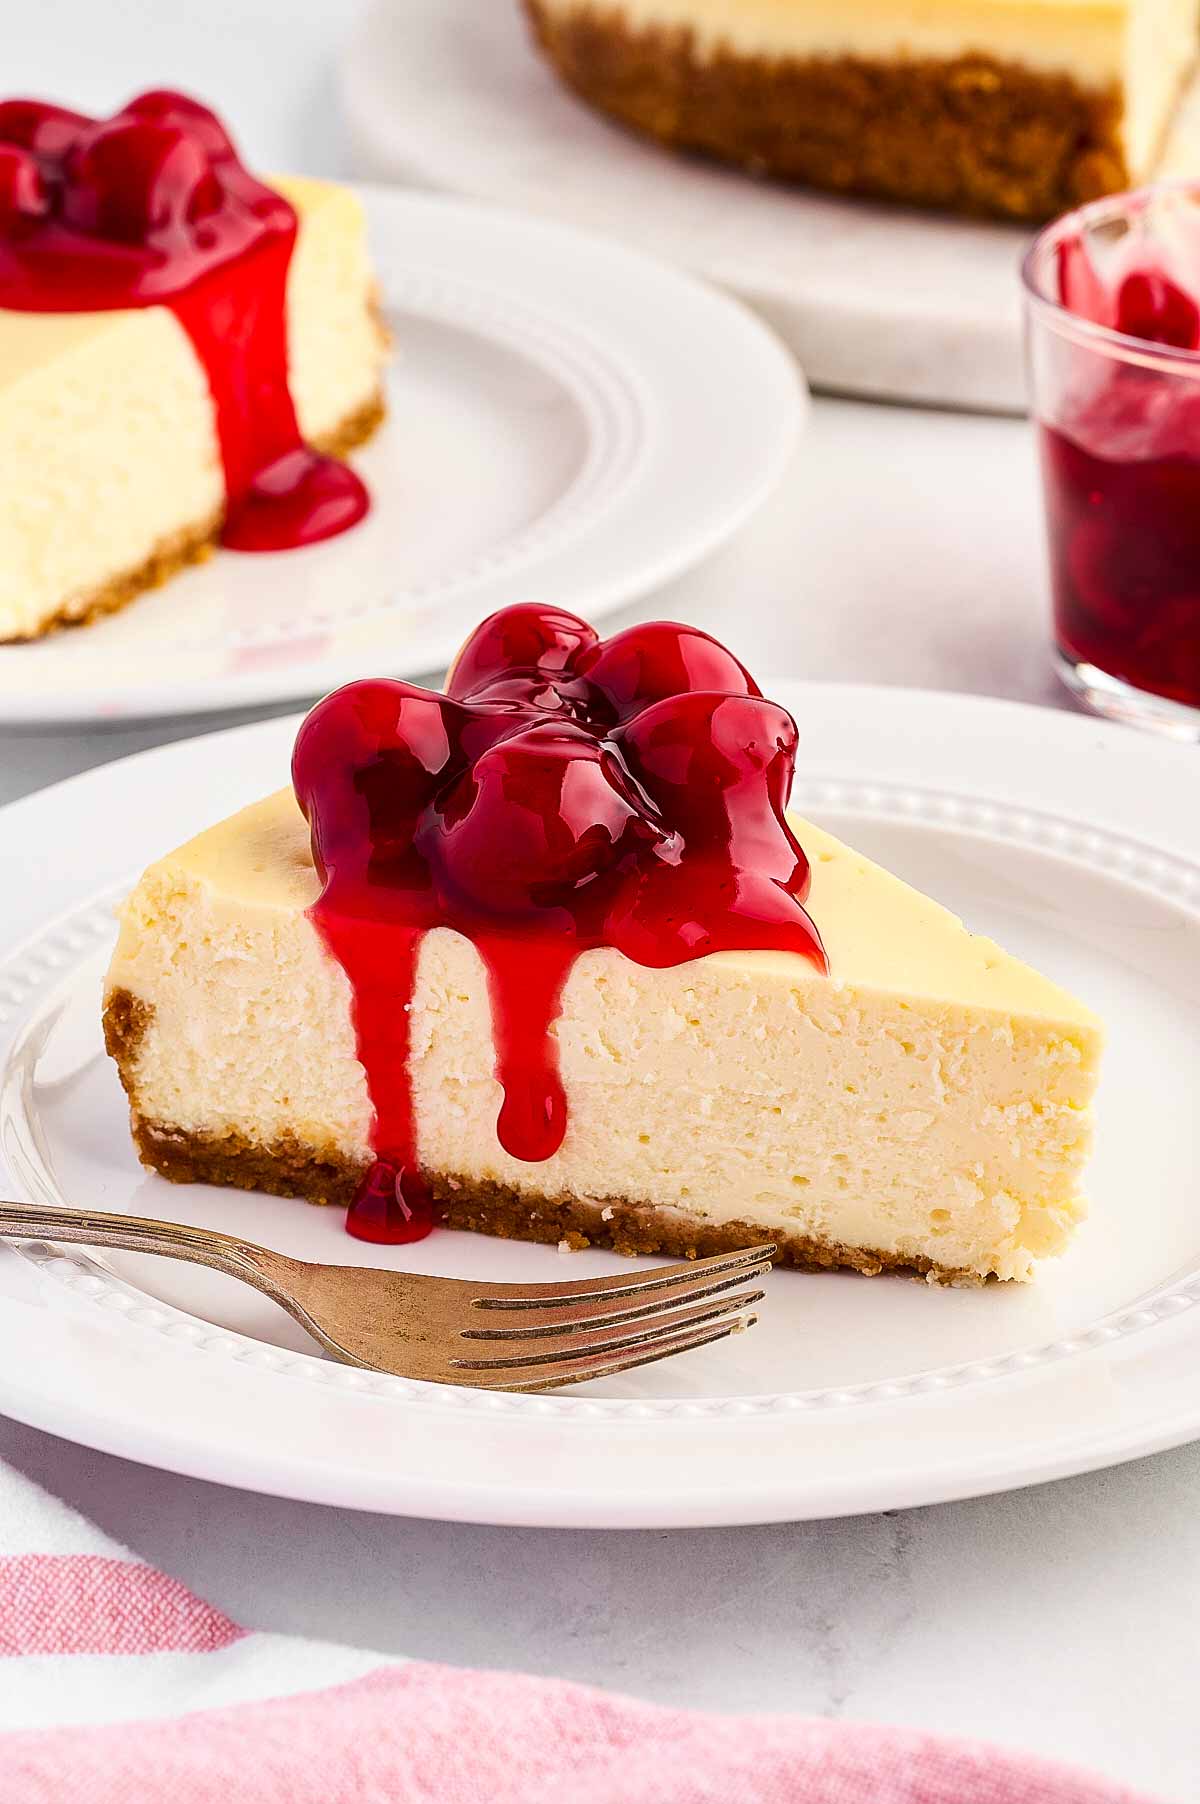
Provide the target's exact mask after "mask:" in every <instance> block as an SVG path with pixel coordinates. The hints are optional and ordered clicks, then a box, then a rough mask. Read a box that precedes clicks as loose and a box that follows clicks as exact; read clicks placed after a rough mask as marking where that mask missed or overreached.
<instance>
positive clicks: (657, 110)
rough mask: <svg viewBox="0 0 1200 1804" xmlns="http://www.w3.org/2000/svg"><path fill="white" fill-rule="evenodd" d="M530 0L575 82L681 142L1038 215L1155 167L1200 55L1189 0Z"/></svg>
mask: <svg viewBox="0 0 1200 1804" xmlns="http://www.w3.org/2000/svg"><path fill="white" fill-rule="evenodd" d="M524 3H525V6H526V10H527V12H528V15H529V18H530V20H531V22H532V25H533V30H534V33H535V36H536V39H537V42H538V43H539V44H540V45H541V47H542V49H543V51H544V52H545V54H546V55H547V57H548V58H549V59H550V61H551V62H552V64H553V65H554V67H555V68H556V69H557V70H558V72H559V74H560V75H561V76H562V77H563V78H564V80H565V81H566V82H568V83H569V85H570V86H571V87H572V88H573V89H574V90H575V91H576V92H577V93H579V94H580V95H582V96H583V98H584V99H585V100H587V101H589V102H591V103H592V104H593V105H594V106H597V107H599V108H600V109H601V110H602V111H604V112H605V113H608V114H610V115H611V116H612V117H613V118H615V119H618V120H620V121H621V122H622V123H624V124H626V125H630V126H633V127H635V128H636V129H637V130H638V131H641V132H644V133H647V134H648V135H649V136H651V137H653V138H656V139H658V140H659V141H660V142H661V143H663V144H667V145H673V146H677V147H679V148H681V149H689V150H697V151H703V152H707V153H709V154H710V155H712V156H716V157H720V158H723V159H725V160H727V161H730V162H733V163H737V164H740V165H742V166H743V167H745V168H747V169H750V170H753V171H755V172H757V173H760V174H766V175H774V176H779V177H782V178H785V179H788V180H792V181H798V182H806V183H811V184H813V185H814V186H816V187H820V188H827V189H832V190H835V191H838V192H842V193H848V194H864V195H874V196H879V197H882V198H884V199H888V200H895V201H907V202H910V203H912V204H915V205H919V206H930V207H944V208H952V209H955V210H958V211H962V212H968V213H984V214H993V215H999V216H1001V217H1006V218H1011V219H1023V220H1041V219H1046V218H1049V217H1051V216H1052V215H1053V214H1055V213H1058V212H1061V211H1063V210H1064V209H1066V208H1068V207H1071V206H1074V205H1076V204H1078V203H1079V202H1080V201H1084V200H1090V199H1093V198H1095V197H1096V196H1098V195H1101V194H1105V193H1109V192H1113V191H1115V190H1118V189H1121V188H1125V187H1128V186H1130V185H1132V184H1134V183H1137V182H1140V181H1143V180H1145V179H1147V178H1148V177H1149V176H1150V175H1151V174H1152V173H1153V171H1154V169H1155V166H1156V163H1157V161H1158V159H1159V157H1160V155H1161V153H1162V152H1163V150H1164V146H1165V144H1166V140H1167V135H1168V128H1169V126H1170V123H1171V120H1172V117H1173V115H1174V113H1175V110H1176V106H1177V102H1178V100H1179V96H1180V92H1181V89H1182V87H1183V84H1184V81H1185V78H1186V77H1187V74H1188V72H1189V70H1190V69H1191V67H1192V65H1193V64H1194V62H1195V59H1196V52H1197V29H1196V10H1195V7H1194V5H1192V4H1190V0H922V4H921V5H919V6H916V7H913V6H903V5H899V4H897V3H896V0H843V3H842V4H839V5H836V6H832V5H829V4H828V3H827V0H524ZM1174 160H1175V161H1178V158H1177V157H1176V158H1175V159H1174ZM1195 172H1196V169H1195V166H1194V165H1193V168H1192V169H1191V170H1190V171H1186V170H1185V171H1183V173H1193V174H1194V173H1195Z"/></svg>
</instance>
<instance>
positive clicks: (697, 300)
mask: <svg viewBox="0 0 1200 1804" xmlns="http://www.w3.org/2000/svg"><path fill="white" fill-rule="evenodd" d="M363 193H364V198H365V200H366V203H367V209H368V214H369V220H370V231H371V242H372V252H373V255H374V259H375V265H376V269H377V271H378V275H379V280H380V286H381V291H382V299H383V306H384V312H385V315H386V317H387V320H388V323H389V325H390V327H391V329H392V331H393V333H394V335H395V340H396V346H397V357H396V359H395V361H394V363H393V365H392V368H391V372H390V375H389V380H388V404H389V419H388V422H387V423H386V424H385V426H384V427H383V429H382V431H381V432H380V433H379V435H378V436H377V438H376V439H374V440H373V441H372V442H371V444H370V445H368V446H367V447H366V448H365V449H364V450H363V452H362V453H361V454H359V455H358V456H356V458H355V460H354V461H355V463H356V465H357V467H358V468H359V469H361V470H362V472H363V474H364V475H365V476H366V478H367V480H368V482H369V484H370V486H371V489H372V492H373V496H374V501H375V506H374V509H373V512H372V513H371V515H370V516H369V518H368V520H367V521H366V522H365V523H364V525H362V526H360V527H358V528H356V529H355V530H354V531H353V532H350V533H347V534H346V535H345V536H344V537H342V538H339V539H335V540H332V541H330V542H329V543H328V544H325V545H320V546H315V547H313V548H311V549H309V550H304V551H293V552H288V553H283V554H276V555H262V556H238V555H237V554H235V553H232V552H225V553H219V554H218V555H217V556H215V557H214V558H212V559H210V560H209V561H208V562H207V563H205V564H202V565H200V566H198V567H196V568H194V569H192V570H189V571H187V572H185V573H184V574H183V575H181V576H180V577H178V578H176V579H175V580H174V581H173V582H171V583H169V584H168V585H167V586H166V587H164V588H163V589H161V590H159V591H157V592H155V593H153V594H149V595H145V596H142V597H140V598H139V599H138V600H137V601H136V602H134V603H133V605H132V606H130V607H129V608H127V609H125V610H124V611H123V612H122V613H120V614H117V615H114V616H113V617H112V618H111V619H108V620H103V621H100V622H99V623H98V624H97V625H95V626H92V627H88V628H86V629H83V630H81V631H77V632H70V633H60V634H56V635H54V636H53V637H51V638H49V639H47V640H44V641H42V642H41V643H38V644H33V645H15V646H3V647H0V726H10V725H13V724H17V723H38V724H44V723H48V722H68V721H71V722H74V721H88V722H95V721H110V720H116V719H121V718H125V717H135V718H137V717H144V716H150V715H164V714H195V713H199V712H202V711H206V710H212V709H222V708H236V707H250V706H256V705H259V704H261V703H266V702H275V701H280V700H286V699H289V698H293V697H294V698H300V697H305V696H310V695H316V694H319V693H320V692H321V691H322V690H325V689H329V688H332V687H333V686H334V685H335V684H336V683H339V682H343V681H346V680H348V679H349V678H351V677H355V676H360V675H364V674H367V673H371V674H382V673H388V674H394V675H402V676H419V675H423V674H428V673H430V672H436V671H440V670H442V669H443V668H444V667H445V665H446V664H447V663H448V662H449V660H450V658H451V657H452V656H453V654H454V652H455V651H456V650H457V648H458V646H459V644H460V643H461V642H462V640H463V638H465V636H466V634H467V632H468V631H469V630H470V628H471V627H472V626H474V624H475V623H476V621H478V620H479V619H480V618H482V617H483V616H484V615H485V614H487V613H489V612H491V610H492V609H494V608H498V607H504V606H506V605H508V604H509V603H510V602H514V601H525V600H529V599H530V598H536V597H539V596H541V597H543V598H551V599H553V600H554V602H555V603H556V604H557V605H559V606H561V607H566V608H570V609H572V610H574V611H575V612H577V613H581V614H584V615H587V616H588V617H589V618H592V619H596V618H599V617H600V616H601V615H603V614H606V613H608V612H610V611H611V610H612V609H613V608H615V607H619V606H622V605H624V604H626V603H628V602H630V601H632V600H634V599H636V597H637V596H638V595H640V594H642V593H644V592H645V591H647V590H649V589H651V588H654V587H656V586H657V585H658V584H660V583H663V582H666V581H667V580H668V579H669V578H671V577H672V576H675V575H677V574H678V573H679V572H680V571H682V570H686V569H687V568H688V567H689V566H690V565H691V564H693V563H695V562H697V561H698V560H699V559H700V558H702V557H703V556H704V555H705V554H706V553H708V552H709V551H710V550H712V549H713V548H714V547H715V546H717V545H719V544H720V543H721V542H722V541H723V540H724V539H726V538H727V537H728V536H729V535H730V534H731V533H732V532H733V531H735V530H736V528H737V527H738V526H739V525H741V523H742V522H743V521H744V520H745V519H746V518H747V517H748V516H749V515H750V514H751V513H752V512H753V510H754V509H755V508H756V507H757V506H758V505H759V503H760V502H761V501H763V500H764V499H765V497H766V496H767V494H768V493H769V492H770V490H771V488H772V486H773V485H774V483H775V481H776V479H777V478H778V477H779V475H780V474H781V473H782V471H783V469H784V467H785V465H786V463H787V460H788V458H789V457H790V455H791V453H792V450H793V447H794V444H795V440H796V435H797V431H798V428H799V426H800V423H801V421H802V419H803V414H804V407H805V395H804V388H803V380H802V378H800V377H799V376H798V374H797V372H796V370H795V368H794V365H793V363H792V360H791V359H790V358H789V357H788V355H787V354H786V352H785V351H784V350H783V349H782V347H781V346H780V345H779V343H778V341H777V340H776V339H775V338H774V337H773V336H772V335H771V334H770V333H769V332H768V331H766V330H765V329H764V327H763V326H762V325H761V324H760V323H759V321H758V320H756V319H755V318H754V317H753V315H752V314H750V313H748V312H747V311H746V310H745V309H744V308H742V307H739V306H738V305H737V304H736V303H735V302H732V301H730V300H728V299H727V298H726V297H725V296H724V295H721V294H717V293H715V292H713V291H712V290H711V289H708V288H706V287H704V286H703V285H702V284H700V283H698V282H695V281H693V280H692V279H691V278H689V277H687V276H683V275H680V274H679V273H678V272H677V271H675V270H673V269H671V268H669V267H668V266H666V265H664V264H659V263H656V262H654V261H652V260H651V259H650V258H649V257H645V256H642V255H640V254H638V253H636V252H631V251H627V250H624V249H622V248H621V247H620V246H618V245H612V244H608V243H606V242H604V241H603V240H602V239H597V238H593V237H590V236H588V235H586V234H584V233H581V232H576V231H573V230H571V229H570V228H568V227H565V226H555V225H549V224H545V223H543V222H541V221H538V220H526V219H519V218H516V217H513V216H510V215H508V214H505V213H501V212H497V211H494V210H492V209H489V208H485V207H479V206H475V205H472V204H470V203H468V202H463V201H457V200H451V199H442V198H431V197H429V196H421V195H412V194H403V193H399V192H395V191H392V190H388V189H386V188H375V189H366V190H364V191H363Z"/></svg>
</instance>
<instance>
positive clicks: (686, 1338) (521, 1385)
mask: <svg viewBox="0 0 1200 1804" xmlns="http://www.w3.org/2000/svg"><path fill="white" fill-rule="evenodd" d="M757 1320H758V1317H757V1316H756V1315H747V1316H732V1317H730V1318H728V1319H727V1320H725V1321H723V1322H713V1323H710V1324H709V1326H708V1327H705V1328H700V1329H695V1330H693V1332H692V1333H690V1334H680V1335H675V1336H672V1337H671V1339H669V1340H652V1341H646V1342H640V1343H639V1344H638V1346H637V1347H635V1348H633V1349H632V1350H631V1351H629V1352H626V1353H593V1354H591V1355H589V1357H588V1358H587V1359H581V1360H573V1361H572V1362H571V1363H570V1364H569V1365H563V1364H558V1365H548V1366H537V1365H526V1366H517V1367H503V1368H499V1369H497V1370H496V1371H495V1372H494V1373H490V1372H489V1373H487V1374H484V1373H476V1374H474V1376H473V1377H472V1378H471V1381H470V1382H471V1383H472V1385H473V1386H474V1387H475V1388H476V1389H479V1390H491V1391H552V1390H557V1389H559V1388H560V1386H562V1385H564V1384H584V1383H586V1382H587V1381H588V1380H589V1379H592V1378H611V1377H612V1376H613V1375H614V1374H615V1373H617V1372H628V1371H631V1370H632V1369H633V1367H634V1366H648V1365H653V1364H654V1363H655V1361H656V1360H659V1359H671V1358H672V1357H673V1356H674V1355H675V1354H676V1353H691V1352H693V1351H694V1350H695V1349H696V1348H697V1347H707V1346H708V1345H709V1344H710V1342H712V1341H717V1340H724V1339H725V1337H726V1336H727V1335H730V1334H740V1333H742V1332H743V1331H744V1330H745V1329H747V1328H752V1327H753V1326H754V1324H755V1322H756V1321H757ZM449 1382H450V1383H454V1382H456V1380H455V1379H454V1378H453V1377H452V1376H451V1377H450V1379H449Z"/></svg>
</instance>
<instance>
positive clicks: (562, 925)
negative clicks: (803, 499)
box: [292, 607, 826, 1240]
mask: <svg viewBox="0 0 1200 1804" xmlns="http://www.w3.org/2000/svg"><path fill="white" fill-rule="evenodd" d="M795 749H796V727H795V723H794V722H793V720H792V718H791V716H790V715H789V714H788V713H787V712H786V710H785V709H783V708H780V707H777V706H776V705H775V704H774V703H773V702H769V701H766V700H764V698H763V697H762V695H761V694H760V692H759V690H758V687H757V685H756V684H755V683H754V681H753V679H752V678H751V677H750V676H749V674H748V673H747V672H746V671H745V670H744V669H743V668H742V666H741V665H740V664H739V663H738V661H737V659H736V658H734V657H733V656H732V654H731V653H730V652H728V651H726V650H725V648H724V647H723V646H721V645H719V644H718V643H717V642H716V640H714V639H711V638H709V636H708V635H707V634H706V633H702V632H699V631H697V630H696V629H694V628H691V627H684V626H675V625H672V624H669V623H667V622H659V623H657V624H654V625H650V626H640V627H632V628H630V629H629V630H628V631H627V632H624V633H620V634H618V635H616V637H614V638H612V639H609V640H601V639H599V638H598V637H597V635H596V633H595V632H593V630H592V629H591V627H589V626H587V625H586V624H585V623H584V622H583V621H582V620H577V619H575V617H574V616H573V615H571V614H566V613H562V612H559V611H558V610H556V609H553V608H538V607H517V608H509V609H506V610H504V611H503V612H501V613H499V614H496V615H493V616H492V618H491V619H490V620H487V621H485V622H484V623H483V625H482V626H481V627H479V628H478V630H477V631H476V632H475V633H474V634H473V636H472V637H471V638H470V639H469V640H468V641H467V644H466V645H465V646H464V648H463V650H462V652H461V653H460V654H459V657H458V660H457V662H456V663H455V665H454V668H453V669H452V671H451V673H450V678H449V682H448V685H447V693H446V694H445V695H440V694H433V693H432V692H430V691H428V690H425V689H418V688H415V687H414V686H413V685H412V684H409V683H402V682H394V681H384V680H380V681H373V682H362V683H352V684H350V685H349V687H347V688H345V689H340V690H338V691H336V693H334V694H333V695H331V696H328V697H327V698H326V699H325V700H324V701H323V702H321V703H319V704H318V706H317V707H316V708H314V710H313V711H312V713H311V714H310V715H309V716H308V718H307V720H306V721H305V723H304V725H303V726H302V728H301V729H300V734H299V737H298V738H297V741H296V749H295V755H294V758H293V764H292V776H293V781H294V785H295V790H296V796H297V799H298V800H299V803H300V806H301V808H302V809H303V810H304V813H305V816H306V818H307V820H308V822H309V825H310V828H311V831H312V848H313V859H314V862H315V864H316V868H317V873H318V876H319V877H320V879H321V881H322V884H323V889H322V893H321V896H320V899H319V900H318V901H317V903H316V904H315V905H314V907H313V910H312V919H313V921H314V922H315V925H316V927H317V929H318V931H319V932H320V934H321V935H322V937H323V939H324V941H325V944H326V945H327V946H328V948H329V949H330V951H331V952H332V953H333V955H334V957H335V958H337V959H338V961H339V963H340V964H341V966H342V968H343V970H344V971H345V973H346V975H347V977H348V979H349V982H350V986H351V991H352V994H353V999H354V1021H355V1030H356V1033H357V1039H358V1052H359V1057H360V1059H361V1061H362V1064H363V1067H364V1069H365V1071H366V1076H367V1087H368V1091H369V1094H370V1099H371V1103H372V1106H373V1108H374V1113H375V1122H374V1132H373V1145H374V1151H375V1154H376V1158H377V1163H376V1165H375V1166H374V1167H373V1169H372V1170H371V1172H370V1173H369V1174H368V1176H367V1178H366V1180H365V1181H364V1184H363V1186H362V1188H361V1189H360V1191H359V1194H358V1197H357V1198H356V1200H355V1202H354V1204H353V1205H352V1207H351V1212H350V1217H349V1221H348V1226H349V1228H350V1231H351V1232H352V1233H357V1234H360V1235H361V1236H362V1237H363V1238H365V1239H371V1240H384V1239H399V1240H408V1239H413V1238H416V1237H417V1234H418V1233H419V1232H420V1231H422V1230H424V1231H427V1230H428V1227H429V1226H431V1225H432V1222H433V1219H434V1214H435V1211H434V1208H433V1206H432V1203H431V1200H430V1197H429V1193H428V1189H427V1187H426V1185H425V1184H424V1182H423V1180H422V1177H421V1171H420V1149H419V1146H418V1143H417V1129H416V1122H415V1120H414V1113H413V1106H412V1093H411V1087H410V1083H409V1052H410V1046H409V1021H410V1012H409V1010H410V1004H411V1002H412V999H413V996H414V993H415V986H416V979H417V966H418V960H419V957H420V946H421V938H422V935H423V934H424V933H425V932H426V930H427V929H429V928H431V927H437V926H442V927H450V928H454V929H456V930H457V931H458V932H459V933H461V934H464V935H465V936H466V937H467V938H468V939H470V940H471V941H472V942H473V943H474V945H475V947H476V949H477V951H478V953H479V955H480V958H481V959H482V961H483V966H484V969H485V971H486V974H487V983H488V992H489V998H490V1002H491V1016H492V1035H493V1043H494V1051H495V1071H496V1077H497V1079H498V1080H499V1085H500V1093H501V1100H500V1104H499V1112H498V1117H497V1122H496V1132H497V1136H498V1138H499V1141H500V1144H501V1146H502V1147H503V1148H504V1149H505V1151H506V1152H508V1153H509V1154H511V1155H512V1156H513V1157H514V1158H516V1159H521V1160H526V1161H540V1160H545V1159H549V1158H551V1157H552V1156H553V1155H554V1153H555V1152H557V1150H558V1148H559V1147H560V1146H561V1144H562V1142H563V1138H564V1136H565V1135H566V1133H567V1132H568V1131H569V1110H568V1103H567V1098H566V1095H565V1094H564V1090H563V1085H562V1082H561V1078H560V1075H559V1065H558V1054H557V1046H556V1041H555V1039H554V1036H553V1033H552V1031H551V1030H552V1028H553V1025H554V1022H555V1021H556V1019H557V1017H558V1014H559V1009H560V1003H561V998H562V994H563V989H564V986H565V984H566V982H567V979H568V977H569V976H570V972H571V968H572V966H573V964H574V962H575V960H576V959H577V958H578V957H579V955H580V953H582V952H586V951H588V950H590V949H593V948H596V947H601V946H607V947H613V948H615V949H616V950H618V951H620V952H622V953H624V955H625V956H626V957H627V958H629V959H631V960H633V961H634V962H635V963H637V964H641V965H647V966H651V967H656V968H662V967H666V966H670V965H678V964H683V963H685V962H686V961H688V960H690V959H696V958H702V957H703V956H704V955H705V954H706V953H710V952H720V951H734V950H777V951H784V952H795V953H798V954H800V955H801V956H802V957H804V958H806V959H808V960H810V961H811V962H812V963H813V964H815V965H816V966H817V968H818V969H820V970H822V971H823V970H825V968H826V965H825V954H824V951H823V949H822V946H821V941H820V938H819V936H818V934H817V931H816V928H815V927H814V926H813V923H812V921H811V920H810V919H809V917H808V915H807V914H806V913H805V910H804V906H803V904H804V898H805V896H806V895H807V892H808V884H809V869H808V863H807V860H806V859H805V857H804V853H803V852H802V851H801V849H800V847H799V845H798V844H797V843H796V841H795V839H794V838H793V836H792V834H791V831H790V829H789V828H788V826H787V823H786V821H785V819H784V807H785V805H786V802H787V798H788V793H789V791H790V789H791V783H792V775H793V769H794V760H795Z"/></svg>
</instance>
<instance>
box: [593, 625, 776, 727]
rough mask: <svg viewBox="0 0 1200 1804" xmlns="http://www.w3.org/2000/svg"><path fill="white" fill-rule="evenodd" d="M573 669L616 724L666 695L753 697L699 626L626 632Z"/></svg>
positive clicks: (748, 680)
mask: <svg viewBox="0 0 1200 1804" xmlns="http://www.w3.org/2000/svg"><path fill="white" fill-rule="evenodd" d="M574 668H575V670H576V673H577V674H578V675H579V676H581V677H584V678H585V679H586V680H587V681H588V682H589V683H590V684H591V685H592V686H593V688H595V689H598V690H599V691H600V693H601V695H602V696H604V697H605V698H606V700H607V701H608V703H609V704H610V708H611V713H612V718H613V719H614V720H618V721H622V720H629V719H631V718H632V717H633V715H635V714H637V713H638V712H639V711H640V710H641V709H642V708H647V707H649V706H650V704H651V702H657V701H662V700H663V698H664V697H665V696H668V695H686V694H688V693H689V692H691V691H695V690H713V691H717V692H720V693H721V694H723V695H757V694H758V693H759V690H758V685H757V683H756V682H755V681H754V679H753V677H751V675H750V673H749V671H747V670H746V668H745V666H744V665H742V664H740V663H739V662H738V660H737V659H736V658H735V657H734V655H733V653H732V652H731V651H727V650H726V649H725V647H724V646H723V645H721V644H720V643H719V642H718V641H717V640H716V639H714V638H712V636H711V635H710V634H708V633H702V632H701V631H700V629H699V627H694V626H678V625H676V623H675V622H674V621H673V620H655V621H652V622H651V623H650V624H649V625H646V626H631V627H627V628H626V630H625V631H624V632H623V633H617V634H616V635H615V637H613V638H612V639H605V640H603V641H602V642H599V643H597V644H595V645H593V646H592V647H591V648H590V649H589V650H587V651H585V652H584V653H583V654H582V656H580V657H579V658H578V659H577V660H576V661H575V666H574Z"/></svg>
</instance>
